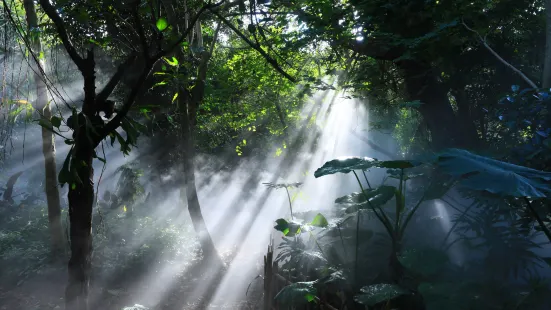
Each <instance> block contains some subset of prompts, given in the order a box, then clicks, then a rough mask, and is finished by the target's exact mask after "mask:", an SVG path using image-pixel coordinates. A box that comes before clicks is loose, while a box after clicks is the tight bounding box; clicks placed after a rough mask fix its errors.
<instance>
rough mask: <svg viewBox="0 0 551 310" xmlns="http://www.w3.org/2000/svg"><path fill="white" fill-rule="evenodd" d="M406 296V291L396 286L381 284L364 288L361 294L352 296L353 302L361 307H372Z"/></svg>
mask: <svg viewBox="0 0 551 310" xmlns="http://www.w3.org/2000/svg"><path fill="white" fill-rule="evenodd" d="M408 294H409V293H408V291H406V290H405V289H403V288H401V287H399V286H398V285H394V284H384V283H383V284H374V285H369V286H364V287H363V288H362V289H361V294H359V295H356V296H354V300H355V301H356V302H357V303H360V304H362V305H367V306H370V307H373V306H375V305H376V304H378V303H381V302H384V301H388V300H392V299H394V298H396V297H400V296H402V295H408Z"/></svg>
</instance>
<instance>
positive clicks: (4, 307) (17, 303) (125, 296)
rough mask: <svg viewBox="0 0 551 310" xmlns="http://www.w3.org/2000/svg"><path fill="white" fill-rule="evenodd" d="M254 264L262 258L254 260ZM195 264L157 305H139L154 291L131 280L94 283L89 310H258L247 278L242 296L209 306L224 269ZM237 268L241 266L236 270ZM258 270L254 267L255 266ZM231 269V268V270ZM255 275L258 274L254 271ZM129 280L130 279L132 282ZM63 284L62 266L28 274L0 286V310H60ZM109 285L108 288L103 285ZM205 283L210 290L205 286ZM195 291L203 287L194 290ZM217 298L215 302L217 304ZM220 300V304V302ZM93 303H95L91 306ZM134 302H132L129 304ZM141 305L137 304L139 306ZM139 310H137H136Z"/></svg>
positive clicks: (258, 294)
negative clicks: (145, 309)
mask: <svg viewBox="0 0 551 310" xmlns="http://www.w3.org/2000/svg"><path fill="white" fill-rule="evenodd" d="M254 259H255V260H257V259H260V260H262V257H258V256H257V257H256V258H254ZM225 263H226V265H229V264H230V263H231V264H238V266H237V268H247V269H250V268H255V267H254V266H251V261H248V262H239V261H235V260H234V261H232V262H231V261H227V259H226V261H225ZM201 264H202V262H201V260H197V261H196V263H195V264H192V265H191V266H189V267H188V268H186V270H190V272H184V273H182V274H178V275H175V276H174V277H175V279H172V281H173V282H172V284H171V286H170V289H169V290H168V291H164V292H163V294H162V299H161V301H160V302H158V303H157V304H154V305H152V304H147V301H143V296H144V292H146V291H148V290H155V288H153V287H148V283H146V282H145V281H143V282H144V283H142V284H140V285H135V283H133V281H132V280H131V279H125V278H119V279H116V281H94V282H93V283H94V285H92V286H91V288H90V300H91V301H92V303H91V305H90V309H91V310H96V309H102V310H103V309H104V310H120V309H123V308H124V307H131V306H133V305H135V304H142V305H144V306H145V307H148V308H149V309H151V310H200V309H240V310H241V309H243V310H245V309H259V307H260V305H261V304H262V280H261V279H256V280H255V279H254V278H251V279H250V281H251V285H250V287H249V289H248V291H247V292H246V293H247V294H245V292H238V291H234V292H233V293H234V294H236V296H231V298H229V300H230V301H228V302H224V301H222V302H216V301H214V302H213V296H214V293H215V292H216V287H217V286H218V285H219V284H220V283H221V279H222V277H224V276H225V275H227V269H226V270H223V271H222V272H219V273H218V274H217V275H213V274H212V273H209V274H210V275H205V274H204V273H203V271H208V270H209V268H208V267H207V268H205V266H201ZM240 265H241V266H240ZM255 265H256V266H257V267H256V268H257V269H258V266H259V265H258V264H255ZM232 268H233V266H232ZM257 271H258V274H260V273H261V270H257ZM141 275H143V276H145V272H141V271H137V272H135V274H134V277H136V278H140V276H141ZM134 277H133V278H134ZM66 281H67V272H66V266H65V265H63V266H62V265H58V266H50V267H49V268H43V269H41V271H40V272H39V273H34V274H30V275H29V276H28V277H27V278H26V279H25V280H24V281H20V283H19V285H15V286H11V287H9V286H5V285H4V286H3V285H2V284H0V310H19V309H21V310H47V309H64V304H63V293H64V290H65V285H66ZM107 283H109V284H107ZM206 283H209V285H210V287H209V286H208V285H207V286H206V287H205V284H206ZM198 287H203V289H201V290H199V291H198V290H197V288H198ZM220 299H221V298H220V296H218V297H217V300H220ZM223 299H224V298H223V296H222V300H223ZM94 301H96V302H94ZM132 301H136V302H132ZM139 301H141V302H139ZM136 309H139V308H136Z"/></svg>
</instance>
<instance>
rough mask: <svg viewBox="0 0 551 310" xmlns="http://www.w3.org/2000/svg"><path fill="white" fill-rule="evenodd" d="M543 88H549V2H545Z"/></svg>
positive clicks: (550, 14)
mask: <svg viewBox="0 0 551 310" xmlns="http://www.w3.org/2000/svg"><path fill="white" fill-rule="evenodd" d="M544 57H545V58H544V63H543V83H542V87H543V88H551V0H545V53H544Z"/></svg>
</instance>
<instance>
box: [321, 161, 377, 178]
mask: <svg viewBox="0 0 551 310" xmlns="http://www.w3.org/2000/svg"><path fill="white" fill-rule="evenodd" d="M377 162H378V161H377V159H375V158H370V157H342V158H337V159H333V160H330V161H328V162H326V163H325V164H323V166H321V168H318V169H317V170H316V172H314V176H315V177H316V178H319V177H322V176H324V175H330V174H335V173H349V172H350V171H353V170H367V169H369V168H372V167H375V166H376V164H377Z"/></svg>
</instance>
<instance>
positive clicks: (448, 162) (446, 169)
mask: <svg viewBox="0 0 551 310" xmlns="http://www.w3.org/2000/svg"><path fill="white" fill-rule="evenodd" d="M436 166H437V168H438V170H439V171H440V172H442V173H446V174H448V175H450V176H452V177H455V178H458V179H459V184H460V185H461V186H463V187H465V188H468V189H471V190H475V191H484V192H489V193H492V194H495V195H499V196H509V197H511V196H512V197H532V198H545V197H547V196H549V195H551V186H550V184H549V183H550V181H551V173H549V172H544V171H539V170H535V169H531V168H526V167H522V166H517V165H514V164H510V163H506V162H502V161H499V160H495V159H491V158H488V157H484V156H480V155H475V154H473V153H470V152H468V151H466V150H461V149H448V150H446V151H444V152H443V153H441V154H440V155H439V156H438V160H437V162H436Z"/></svg>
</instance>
